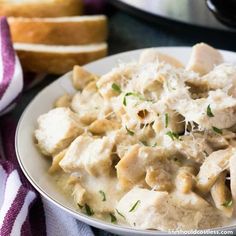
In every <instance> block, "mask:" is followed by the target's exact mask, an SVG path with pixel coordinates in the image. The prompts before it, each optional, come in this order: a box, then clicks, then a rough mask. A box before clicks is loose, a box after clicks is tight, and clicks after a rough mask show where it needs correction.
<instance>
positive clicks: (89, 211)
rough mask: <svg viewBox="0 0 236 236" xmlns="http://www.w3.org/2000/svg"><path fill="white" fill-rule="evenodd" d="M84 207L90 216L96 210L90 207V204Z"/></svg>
mask: <svg viewBox="0 0 236 236" xmlns="http://www.w3.org/2000/svg"><path fill="white" fill-rule="evenodd" d="M84 207H85V211H86V214H87V215H88V216H92V215H94V211H93V210H92V209H91V208H90V206H89V205H88V204H85V205H84Z"/></svg>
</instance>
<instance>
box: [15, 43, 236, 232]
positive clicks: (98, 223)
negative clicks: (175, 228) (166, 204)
mask: <svg viewBox="0 0 236 236" xmlns="http://www.w3.org/2000/svg"><path fill="white" fill-rule="evenodd" d="M150 48H152V49H155V50H158V49H160V50H167V49H168V50H171V49H174V50H175V49H178V50H181V49H183V50H190V49H192V47H191V46H170V47H168V46H165V47H149V48H141V49H135V50H129V51H124V52H120V53H117V54H113V55H110V56H107V57H104V58H101V59H98V60H96V61H93V62H91V63H88V64H86V65H84V66H83V67H84V68H87V67H90V66H93V64H96V63H98V62H100V61H102V60H109V59H112V58H113V57H114V58H115V57H117V56H123V55H125V54H129V53H138V52H141V51H143V50H145V49H150ZM219 50H220V51H221V52H223V53H230V54H235V52H233V51H228V50H221V49H219ZM235 56H236V55H235ZM69 74H71V71H70V72H67V73H66V74H64V75H62V76H60V77H58V78H57V79H56V80H55V81H53V82H51V83H50V84H48V85H47V86H46V87H44V88H43V89H42V90H40V91H39V92H38V93H37V94H36V95H35V96H34V98H33V99H32V100H31V101H30V103H29V104H27V106H26V107H25V109H24V111H23V112H22V114H21V116H20V119H19V121H18V123H17V127H16V132H15V140H14V141H15V151H16V157H17V161H18V163H19V166H20V168H21V170H22V172H23V174H24V175H25V177H26V178H27V180H28V181H29V182H30V184H31V185H32V186H33V187H34V188H35V190H36V191H37V192H38V193H39V194H40V195H41V197H44V198H46V199H47V200H48V201H50V202H51V203H53V204H54V205H56V206H57V207H58V208H60V209H62V210H63V211H65V212H67V213H68V214H70V215H71V216H73V217H74V218H75V219H77V220H80V221H81V222H83V223H85V224H88V225H90V226H93V227H96V228H99V229H102V230H107V231H109V232H111V231H112V232H115V231H116V232H118V233H122V234H124V233H128V234H130V235H133V234H134V235H170V233H169V232H168V231H160V230H143V229H134V228H131V227H128V226H127V227H126V226H123V225H116V224H112V223H110V222H106V221H104V220H100V219H97V218H92V217H89V216H87V215H86V214H83V213H80V212H77V211H76V210H73V209H70V208H69V207H67V206H64V205H63V204H61V203H60V202H59V201H57V200H55V199H54V198H53V197H51V196H50V194H48V193H47V192H46V191H45V190H44V189H42V188H41V187H40V186H39V185H38V184H37V182H36V181H35V180H34V179H33V178H32V177H31V176H30V174H29V173H28V171H27V169H26V168H25V166H24V164H23V163H22V160H21V157H20V154H19V149H18V141H19V130H20V127H21V124H22V121H23V119H24V116H25V114H26V113H27V112H28V110H29V109H30V108H31V106H32V104H33V103H34V101H35V100H36V99H37V98H38V97H39V96H40V95H41V93H42V92H44V90H46V89H47V88H48V87H51V86H53V84H55V83H57V82H58V80H61V79H62V78H64V77H67V76H68V75H69ZM206 230H210V231H214V230H215V231H229V230H231V231H233V232H235V230H236V224H235V225H234V226H225V227H217V228H211V229H206ZM197 231H198V230H197Z"/></svg>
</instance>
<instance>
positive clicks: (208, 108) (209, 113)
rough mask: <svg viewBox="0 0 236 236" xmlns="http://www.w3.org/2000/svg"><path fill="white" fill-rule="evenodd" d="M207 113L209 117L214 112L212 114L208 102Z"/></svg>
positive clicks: (212, 115)
mask: <svg viewBox="0 0 236 236" xmlns="http://www.w3.org/2000/svg"><path fill="white" fill-rule="evenodd" d="M207 115H208V116H209V117H214V114H213V113H212V111H211V106H210V104H209V105H208V106H207Z"/></svg>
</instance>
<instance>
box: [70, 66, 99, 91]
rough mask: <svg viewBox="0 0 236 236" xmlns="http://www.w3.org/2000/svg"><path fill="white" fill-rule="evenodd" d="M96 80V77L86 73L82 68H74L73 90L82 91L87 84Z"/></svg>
mask: <svg viewBox="0 0 236 236" xmlns="http://www.w3.org/2000/svg"><path fill="white" fill-rule="evenodd" d="M96 79H97V77H96V76H95V75H94V74H92V73H90V72H88V71H86V70H85V69H84V68H83V67H81V66H74V69H73V75H72V83H73V86H74V87H75V89H78V90H82V89H84V88H85V87H86V85H87V84H88V83H89V82H91V81H93V80H96Z"/></svg>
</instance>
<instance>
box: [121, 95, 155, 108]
mask: <svg viewBox="0 0 236 236" xmlns="http://www.w3.org/2000/svg"><path fill="white" fill-rule="evenodd" d="M129 96H134V97H136V98H138V99H140V100H141V101H149V102H152V101H151V100H145V98H144V97H143V96H142V95H141V94H140V93H134V92H128V93H126V94H125V96H124V98H123V105H124V106H126V105H127V101H126V97H129Z"/></svg>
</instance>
